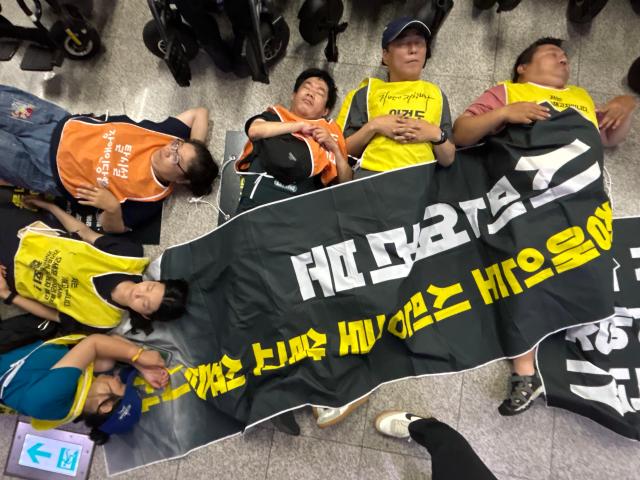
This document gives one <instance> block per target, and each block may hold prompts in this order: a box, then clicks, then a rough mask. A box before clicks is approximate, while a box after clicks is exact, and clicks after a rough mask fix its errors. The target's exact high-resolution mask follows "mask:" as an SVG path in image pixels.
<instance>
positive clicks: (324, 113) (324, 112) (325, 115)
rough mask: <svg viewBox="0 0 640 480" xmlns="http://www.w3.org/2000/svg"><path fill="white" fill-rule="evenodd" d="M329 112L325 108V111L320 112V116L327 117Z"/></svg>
mask: <svg viewBox="0 0 640 480" xmlns="http://www.w3.org/2000/svg"><path fill="white" fill-rule="evenodd" d="M329 112H330V110H329V108H327V107H325V109H324V110H323V111H322V116H323V117H325V118H326V117H327V115H329Z"/></svg>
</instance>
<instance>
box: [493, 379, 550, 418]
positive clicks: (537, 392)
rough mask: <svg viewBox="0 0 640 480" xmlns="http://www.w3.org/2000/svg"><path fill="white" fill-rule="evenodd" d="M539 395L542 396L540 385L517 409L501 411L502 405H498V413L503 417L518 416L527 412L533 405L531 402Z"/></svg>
mask: <svg viewBox="0 0 640 480" xmlns="http://www.w3.org/2000/svg"><path fill="white" fill-rule="evenodd" d="M540 395H544V390H543V388H542V385H540V386H539V387H538V388H537V389H535V390H534V392H533V394H532V395H531V397H530V398H529V400H527V401H526V402H525V403H523V404H522V405H520V406H519V407H518V408H516V409H513V410H511V409H509V410H502V409H501V407H502V405H500V407H498V413H499V414H500V415H502V416H503V417H512V416H513V415H518V414H520V413H523V412H525V411H527V410H529V408H531V405H533V402H534V401H535V399H536V398H538V397H539V396H540Z"/></svg>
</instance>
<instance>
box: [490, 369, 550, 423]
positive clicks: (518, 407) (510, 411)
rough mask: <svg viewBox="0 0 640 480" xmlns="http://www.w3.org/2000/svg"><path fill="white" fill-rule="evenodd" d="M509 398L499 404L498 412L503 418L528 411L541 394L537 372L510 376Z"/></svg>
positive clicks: (540, 384)
mask: <svg viewBox="0 0 640 480" xmlns="http://www.w3.org/2000/svg"><path fill="white" fill-rule="evenodd" d="M509 381H510V392H509V396H508V397H507V398H506V399H505V400H504V402H502V404H500V406H499V407H498V412H500V415H503V416H511V415H518V414H519V413H522V412H524V411H526V410H528V409H529V408H530V407H531V405H532V404H533V401H534V400H535V399H536V398H538V397H539V396H540V395H541V394H542V393H544V392H543V387H542V381H541V380H540V376H539V375H538V372H535V373H534V374H533V375H517V374H515V373H514V374H512V375H511V378H510V379H509Z"/></svg>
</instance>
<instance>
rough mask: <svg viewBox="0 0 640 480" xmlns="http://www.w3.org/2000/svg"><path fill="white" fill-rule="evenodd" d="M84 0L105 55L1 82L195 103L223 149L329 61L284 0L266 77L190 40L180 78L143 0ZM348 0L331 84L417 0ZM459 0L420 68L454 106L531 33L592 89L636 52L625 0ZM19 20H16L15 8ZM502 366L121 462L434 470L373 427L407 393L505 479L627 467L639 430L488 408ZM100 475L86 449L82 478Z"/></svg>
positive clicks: (628, 165) (218, 469)
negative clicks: (593, 13) (165, 59)
mask: <svg viewBox="0 0 640 480" xmlns="http://www.w3.org/2000/svg"><path fill="white" fill-rule="evenodd" d="M94 3H96V4H97V8H98V11H97V12H96V16H95V23H96V25H97V26H98V27H99V28H100V29H101V31H102V35H103V40H104V44H105V48H106V51H105V52H104V53H103V54H102V55H100V56H99V57H97V58H96V59H95V60H92V61H91V62H89V63H74V62H70V61H67V62H66V63H65V65H64V67H63V68H61V69H60V70H59V71H58V74H57V75H56V77H54V78H53V79H51V80H45V79H44V76H43V74H40V73H25V72H22V71H20V70H19V68H18V64H19V59H15V60H14V61H12V62H9V63H2V64H0V82H2V83H7V84H10V85H14V86H18V87H21V88H24V89H26V90H30V91H32V92H33V93H35V94H38V95H42V96H45V97H46V98H48V99H50V100H52V101H54V102H57V103H60V104H62V105H64V106H66V107H67V108H68V109H69V110H71V111H74V112H87V111H94V112H104V111H105V110H109V111H110V112H112V113H118V112H122V111H125V112H126V113H127V114H129V115H130V116H132V117H134V118H143V117H146V118H151V119H162V118H164V117H165V116H166V115H169V114H175V113H178V112H180V111H182V110H184V109H186V108H188V107H191V106H196V105H205V106H207V107H208V108H209V109H210V112H211V118H212V120H213V122H214V126H213V128H212V132H211V136H210V141H209V143H210V146H211V148H212V150H213V152H214V154H215V156H216V158H217V159H221V158H222V156H223V146H224V133H225V131H227V130H238V129H241V128H242V126H243V124H244V121H245V120H246V119H247V118H248V117H249V116H250V115H252V114H254V113H256V112H259V111H261V110H262V109H263V108H264V106H266V105H267V104H269V103H271V102H273V101H280V102H283V103H285V104H286V103H287V102H288V99H289V96H290V90H291V86H292V85H291V84H292V81H293V78H294V76H295V74H296V73H297V72H299V71H300V70H302V69H303V68H305V67H307V66H312V65H314V66H315V65H320V66H324V65H326V64H325V62H324V58H323V53H322V51H323V48H324V46H323V45H318V46H315V47H309V46H307V45H306V44H304V42H303V41H302V39H301V37H300V34H299V32H298V28H297V21H296V13H297V10H298V8H299V6H300V4H301V3H302V2H301V0H289V1H288V2H285V1H284V0H282V1H281V2H280V3H285V4H286V5H285V17H286V19H287V20H288V22H289V25H290V27H291V42H290V45H289V49H288V53H287V56H286V57H285V58H284V59H283V61H281V62H280V63H279V64H278V65H277V66H276V67H275V68H274V69H272V71H271V83H270V84H269V85H263V84H259V83H254V82H251V81H250V80H247V79H237V78H235V77H233V76H232V75H229V74H224V73H221V72H219V71H217V70H216V69H215V68H214V67H213V66H212V65H211V64H210V63H209V62H208V61H207V57H206V56H205V55H204V54H202V53H201V54H200V55H199V57H198V58H196V60H195V61H194V62H193V63H192V68H193V83H192V86H191V87H190V88H188V89H180V88H178V87H177V86H176V85H175V84H174V83H173V80H172V78H171V76H170V75H169V73H168V71H167V69H166V67H165V66H164V64H163V63H162V62H160V61H159V60H158V59H156V58H155V57H153V56H152V55H151V54H150V53H148V52H147V51H146V50H145V48H144V45H143V43H142V40H141V30H142V26H143V25H144V23H145V22H146V21H147V20H148V19H150V14H149V12H148V9H147V7H146V2H144V1H142V0H109V1H108V2H94ZM346 3H347V5H346V7H345V12H344V16H343V18H344V20H345V21H348V22H349V23H350V25H349V28H348V29H347V31H346V32H345V33H344V34H343V35H342V36H341V37H340V38H339V45H340V62H339V63H337V64H335V65H329V66H328V67H329V68H330V69H331V70H332V72H333V73H334V75H335V77H336V80H337V83H338V86H339V88H340V93H341V94H342V95H343V94H344V93H346V91H348V90H349V89H350V88H354V87H355V86H356V85H357V83H358V82H359V81H360V80H361V79H363V78H365V77H366V76H368V75H371V74H376V73H377V74H381V73H382V72H383V71H382V70H381V69H380V57H379V36H380V33H381V31H382V27H383V26H384V24H385V23H386V22H387V21H388V20H389V19H390V18H392V17H393V16H396V15H397V14H400V13H402V12H403V11H404V9H406V8H409V7H410V6H411V5H414V4H415V3H416V2H415V1H411V0H408V1H406V2H404V1H403V2H399V1H394V2H382V0H380V1H377V2H375V1H366V0H359V1H357V0H353V1H347V2H346ZM455 3H456V5H455V7H454V9H453V11H452V12H451V14H450V16H449V18H448V20H447V21H446V23H445V24H444V26H443V27H442V29H441V31H440V34H439V37H438V40H437V44H436V47H435V50H434V52H433V57H432V58H431V60H430V61H429V62H428V65H427V67H426V69H425V78H428V79H430V80H432V81H434V82H436V83H438V84H439V85H440V86H441V87H442V88H443V90H444V91H445V92H446V93H447V94H448V96H449V100H450V103H451V109H452V115H453V116H454V117H455V116H456V115H458V114H459V113H461V111H462V110H463V109H464V107H465V105H467V104H468V103H469V102H470V101H471V100H473V98H475V97H476V96H477V95H479V94H480V93H481V92H482V91H483V89H485V88H487V87H489V86H490V85H492V84H493V83H494V82H496V81H499V80H503V79H506V78H507V77H508V76H509V74H510V69H511V64H512V62H513V60H514V59H515V57H516V55H517V54H518V53H519V52H520V51H521V50H522V49H523V48H524V47H525V46H526V45H527V44H528V43H530V42H531V41H533V40H534V39H536V38H538V37H540V36H547V35H553V36H560V37H563V38H566V39H567V40H568V44H567V48H568V51H569V52H570V54H571V58H572V67H573V71H572V81H577V82H579V83H581V84H582V85H583V86H585V87H587V88H588V89H590V90H591V93H592V95H593V96H594V98H595V99H596V101H597V102H602V101H605V100H606V99H607V98H610V97H611V96H612V95H614V94H618V93H622V92H628V87H626V85H625V84H624V81H623V78H624V76H625V75H626V70H627V68H628V67H629V65H630V64H631V62H632V61H633V59H634V58H635V57H637V56H638V55H639V54H640V17H638V16H636V15H635V14H634V13H633V12H632V10H631V7H630V6H629V2H628V1H627V0H611V1H610V2H609V5H608V6H607V7H606V8H605V9H604V11H603V12H602V13H601V15H600V16H599V17H598V18H597V19H596V21H595V22H594V23H593V25H592V26H591V28H590V29H580V30H578V29H576V28H574V27H573V26H570V25H569V26H568V25H567V22H566V20H565V16H564V12H565V9H566V0H523V2H522V4H521V5H520V6H519V7H518V8H517V9H516V10H514V11H513V12H508V13H503V14H501V15H497V14H496V13H495V12H480V13H478V12H473V10H472V6H471V3H472V2H471V0H456V2H455ZM3 7H4V8H5V13H6V15H7V16H8V17H9V18H11V19H18V18H20V15H19V14H18V12H17V9H16V7H15V5H14V2H11V1H6V0H5V1H4V2H3ZM21 23H22V24H27V23H28V22H25V20H24V19H22V20H21ZM639 151H640V115H636V118H635V120H634V124H633V130H632V132H631V134H630V136H629V139H628V141H627V142H626V143H625V144H624V145H622V146H620V147H619V148H616V149H613V150H610V151H608V152H607V153H606V160H607V161H606V164H607V169H608V171H609V173H610V175H611V178H612V185H613V196H614V201H615V211H616V214H618V215H631V214H637V213H639V211H640V208H639V207H638V194H637V185H638V184H639V183H640V168H638V162H637V156H638V152H639ZM216 190H217V185H216ZM215 195H216V192H214V194H213V195H212V197H211V199H213V198H215ZM211 199H210V200H211ZM164 216H165V219H164V223H163V231H162V240H161V242H162V243H161V245H160V246H159V247H152V248H150V249H149V250H148V251H149V253H150V254H151V255H157V254H158V253H160V252H161V251H162V249H164V248H165V247H166V246H168V245H172V244H175V243H179V242H183V241H186V240H189V239H191V238H193V237H195V236H198V235H200V234H202V233H204V232H206V231H208V230H210V229H211V228H212V227H214V226H215V219H216V218H217V214H216V213H215V212H214V210H213V208H212V207H210V206H209V205H206V204H201V205H197V206H196V205H194V204H190V203H188V195H187V194H186V192H180V193H179V194H178V195H175V196H174V197H173V198H171V199H170V200H169V202H168V203H167V205H166V207H165V211H164ZM2 313H3V314H4V313H6V310H3V311H2ZM507 371H508V367H507V365H506V363H505V362H499V363H497V364H494V365H490V366H487V367H485V368H482V369H479V370H475V371H472V372H467V373H464V374H458V375H451V376H442V377H436V378H423V379H418V380H408V381H403V382H397V383H394V384H391V385H386V386H383V387H381V388H380V389H378V390H377V391H376V392H375V393H374V394H373V395H372V396H371V398H370V400H369V402H368V403H367V404H365V405H363V407H361V408H360V409H359V410H358V411H357V412H356V413H354V414H353V416H352V417H350V418H349V419H348V420H347V421H345V422H344V423H343V424H342V425H339V426H336V427H334V428H331V429H327V430H318V429H317V428H316V427H315V426H314V424H313V418H312V416H311V414H310V412H309V411H308V410H303V411H301V412H298V413H297V414H296V415H297V417H298V420H299V422H300V424H301V427H302V436H301V437H299V438H292V437H287V436H285V435H283V434H281V433H279V432H277V431H274V430H273V429H271V428H270V426H268V425H267V426H265V428H256V429H253V430H252V431H250V432H249V433H247V434H246V435H245V436H244V437H236V438H233V439H230V440H226V441H224V442H221V443H219V444H216V445H211V446H207V447H205V448H202V449H200V450H198V451H197V452H194V453H193V454H191V455H190V456H188V457H186V458H184V459H181V460H175V461H172V462H167V463H163V464H160V465H154V466H150V467H147V468H144V469H140V470H138V471H135V472H132V473H129V474H126V475H125V477H126V478H167V479H169V478H179V479H187V478H188V479H194V480H195V479H196V478H221V479H223V478H234V479H256V478H269V479H287V478H304V479H315V478H318V479H325V478H344V479H345V480H347V479H356V478H361V479H365V478H366V479H395V478H397V479H418V478H430V473H429V472H430V460H429V458H428V456H427V455H426V453H425V452H424V451H423V450H421V449H420V448H419V447H418V446H416V445H415V444H412V443H407V442H403V441H394V440H390V439H386V438H382V437H380V436H379V435H378V434H377V433H376V432H375V431H374V429H373V425H372V421H373V418H374V417H375V415H376V414H377V413H378V412H379V411H381V410H383V409H387V408H392V407H403V408H408V409H413V410H415V412H416V413H424V412H430V413H432V414H435V415H437V416H438V417H439V418H441V419H444V420H446V421H447V422H449V423H451V425H452V426H455V427H456V428H458V429H459V430H460V431H461V432H462V433H463V434H464V435H465V436H466V437H467V438H468V440H469V441H470V443H471V444H472V445H473V446H474V447H475V449H476V450H477V452H478V454H479V455H480V456H481V457H482V458H483V459H484V460H485V461H486V463H487V464H488V465H489V467H490V468H491V469H493V470H494V471H495V473H496V475H497V476H498V477H499V478H501V479H509V480H533V479H573V478H575V479H579V478H584V479H594V480H595V479H598V480H599V479H604V478H617V479H620V480H622V479H632V478H638V474H637V471H638V469H639V468H640V460H639V459H640V455H638V454H639V453H640V446H638V445H637V443H634V442H631V441H627V440H625V439H622V438H620V437H618V436H616V435H615V434H613V433H611V432H609V431H607V430H605V429H603V428H601V427H599V426H598V425H596V424H594V423H593V422H591V421H589V420H585V419H582V418H580V417H578V416H576V415H573V414H570V413H566V412H563V411H556V410H550V409H546V408H544V407H543V406H542V405H536V406H535V407H534V408H533V409H532V411H530V412H528V413H527V414H525V415H522V416H520V417H517V418H509V419H506V418H502V417H500V416H498V414H497V412H496V406H497V405H498V403H499V402H500V401H501V399H502V397H503V395H504V393H505V388H506V384H505V383H506V382H505V377H506V374H507ZM13 425H14V419H12V418H10V417H4V418H3V417H0V432H2V433H0V462H4V459H5V457H6V454H7V451H8V448H9V442H10V435H11V432H12V430H13ZM105 476H106V470H105V464H104V459H103V457H102V451H101V449H98V452H97V455H96V457H95V461H94V465H93V469H92V478H102V477H105Z"/></svg>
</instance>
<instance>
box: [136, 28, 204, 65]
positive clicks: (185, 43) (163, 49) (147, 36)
mask: <svg viewBox="0 0 640 480" xmlns="http://www.w3.org/2000/svg"><path fill="white" fill-rule="evenodd" d="M167 33H168V34H169V37H171V36H172V34H175V35H176V36H177V38H178V39H179V40H180V43H181V44H182V48H183V50H184V53H185V55H186V57H187V59H188V60H193V59H194V58H195V56H196V55H197V54H198V51H199V50H200V45H198V40H196V37H195V35H194V34H193V32H192V31H191V29H190V28H189V27H188V26H186V25H185V24H180V25H178V26H174V25H168V26H167ZM142 41H143V42H144V45H145V47H147V49H148V50H149V51H150V52H151V53H153V54H154V55H155V56H156V57H158V58H162V59H164V56H165V54H166V53H167V42H166V41H165V40H164V38H163V37H162V35H161V34H160V30H159V29H158V25H157V24H156V22H155V20H150V21H149V22H147V24H146V25H145V26H144V28H143V29H142Z"/></svg>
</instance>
